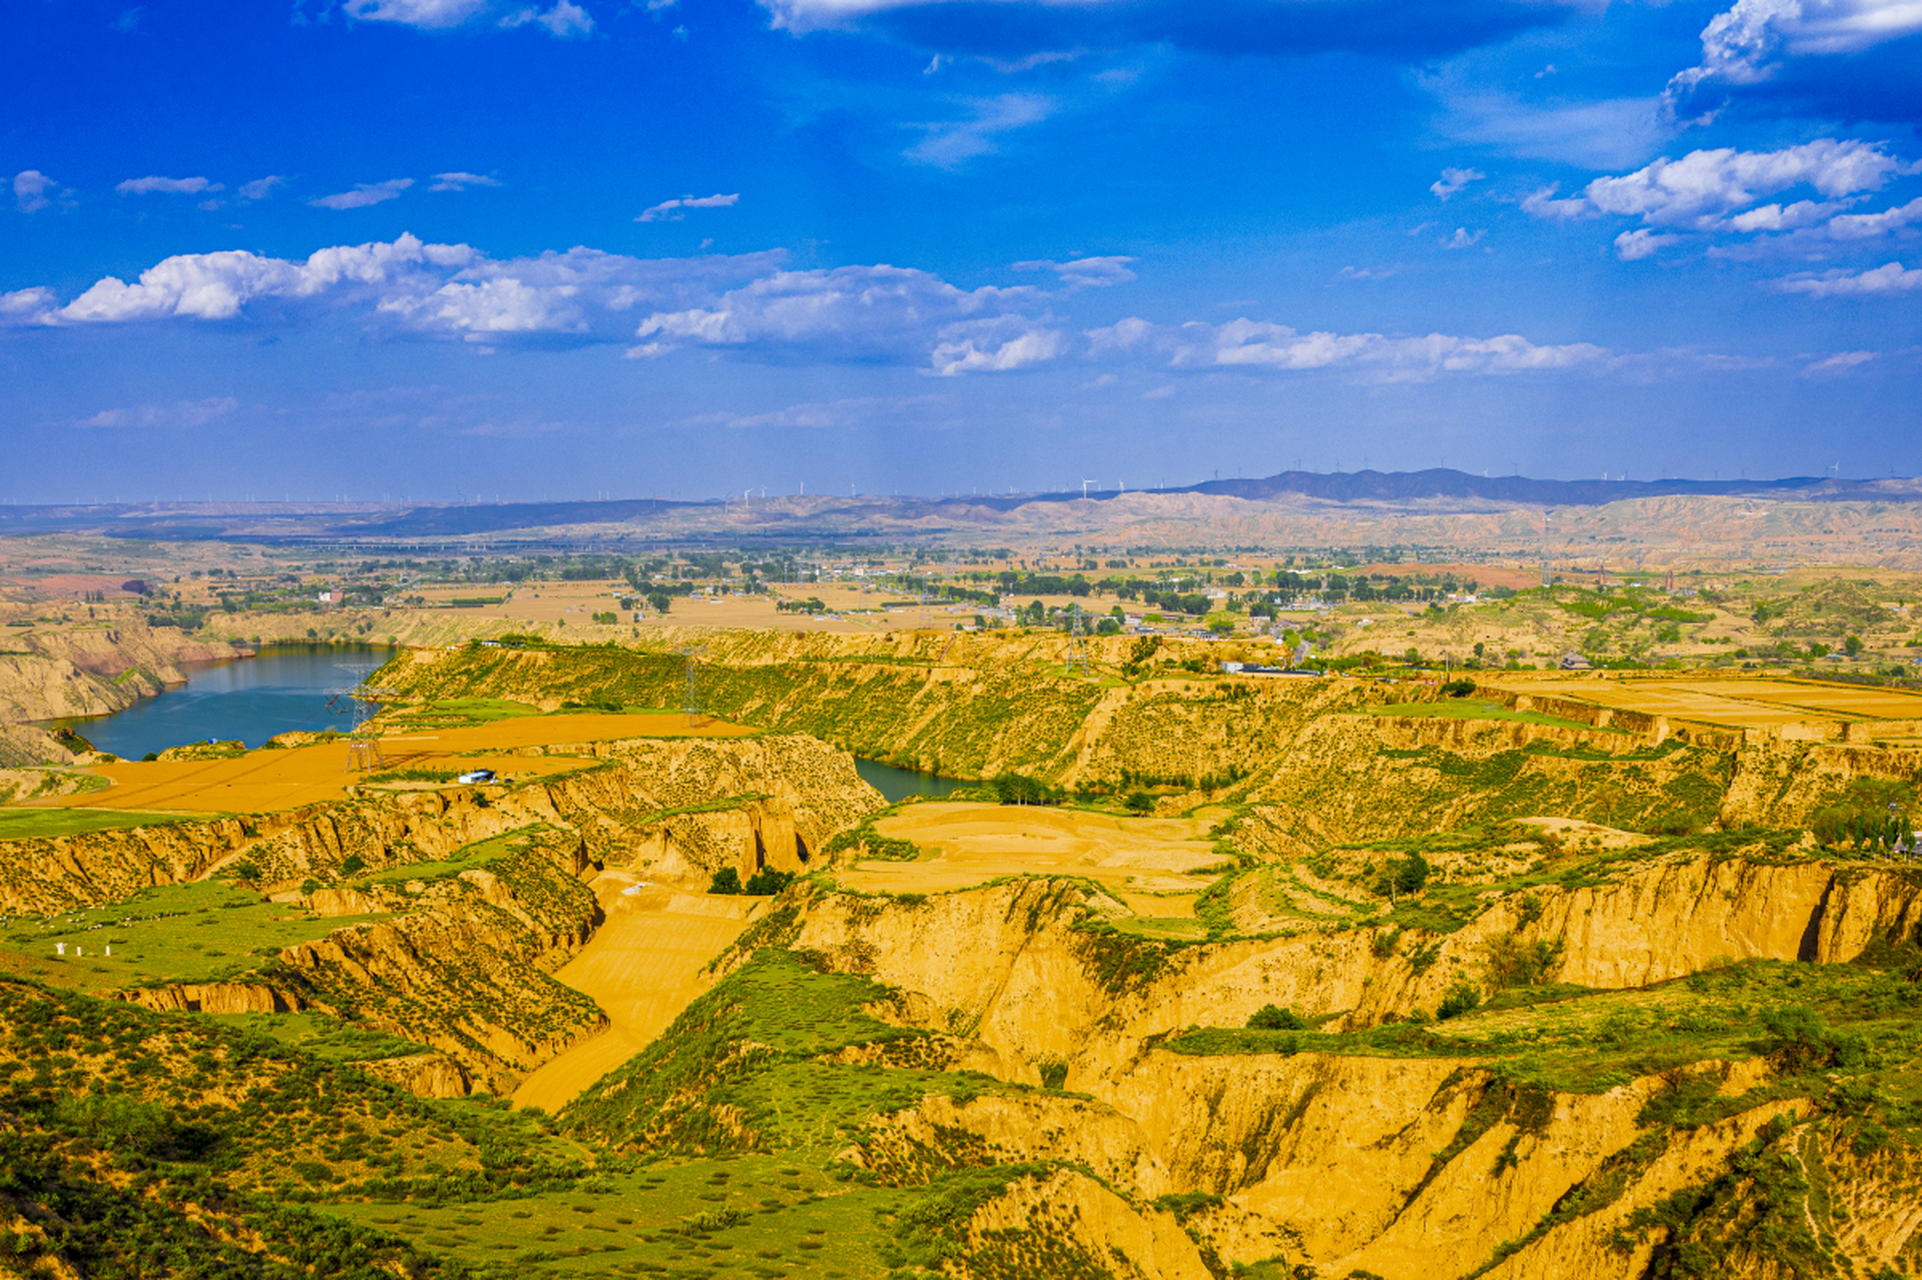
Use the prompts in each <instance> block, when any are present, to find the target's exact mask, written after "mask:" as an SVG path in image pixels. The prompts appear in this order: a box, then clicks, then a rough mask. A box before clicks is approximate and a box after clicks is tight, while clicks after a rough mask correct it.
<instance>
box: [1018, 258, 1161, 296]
mask: <svg viewBox="0 0 1922 1280" xmlns="http://www.w3.org/2000/svg"><path fill="white" fill-rule="evenodd" d="M1133 261H1134V259H1133V258H1127V257H1122V256H1120V255H1111V256H1109V257H1105V258H1076V259H1075V260H1074V261H1073V262H1052V261H1049V260H1047V259H1039V260H1036V261H1033V262H1017V263H1015V264H1014V269H1015V270H1016V271H1052V272H1054V273H1055V275H1057V276H1059V277H1060V278H1061V283H1062V284H1065V285H1067V286H1068V287H1069V288H1070V289H1099V288H1105V287H1106V286H1108V285H1116V284H1127V283H1128V282H1129V281H1130V280H1133V279H1134V278H1135V273H1134V272H1133V270H1131V269H1130V268H1129V265H1128V264H1129V263H1131V262H1133Z"/></svg>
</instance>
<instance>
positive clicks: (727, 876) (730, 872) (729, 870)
mask: <svg viewBox="0 0 1922 1280" xmlns="http://www.w3.org/2000/svg"><path fill="white" fill-rule="evenodd" d="M707 891H708V892H709V893H739V892H741V873H740V872H738V871H736V870H735V869H734V868H733V867H722V868H721V869H720V870H719V871H716V872H715V873H714V879H713V881H712V882H711V883H710V884H709V885H708V886H707Z"/></svg>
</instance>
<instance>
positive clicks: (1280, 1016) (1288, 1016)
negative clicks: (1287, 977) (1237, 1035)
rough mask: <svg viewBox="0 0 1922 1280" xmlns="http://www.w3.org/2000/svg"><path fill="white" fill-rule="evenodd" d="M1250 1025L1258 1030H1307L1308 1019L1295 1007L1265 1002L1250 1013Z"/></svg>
mask: <svg viewBox="0 0 1922 1280" xmlns="http://www.w3.org/2000/svg"><path fill="white" fill-rule="evenodd" d="M1248 1025H1249V1027H1250V1028H1252V1029H1253V1030H1256V1031H1306V1030H1307V1029H1308V1021H1307V1019H1305V1018H1303V1017H1302V1016H1301V1015H1300V1014H1298V1013H1296V1012H1295V1011H1294V1010H1293V1009H1282V1008H1277V1007H1276V1006H1274V1005H1272V1004H1264V1005H1263V1006H1261V1008H1259V1009H1257V1010H1255V1011H1254V1012H1253V1013H1251V1014H1249V1015H1248Z"/></svg>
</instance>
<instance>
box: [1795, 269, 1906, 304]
mask: <svg viewBox="0 0 1922 1280" xmlns="http://www.w3.org/2000/svg"><path fill="white" fill-rule="evenodd" d="M1769 283H1770V287H1772V288H1774V289H1776V290H1778V291H1779V292H1782V293H1806V294H1808V295H1809V296H1810V297H1812V298H1863V297H1871V298H1872V297H1882V298H1889V297H1897V296H1901V295H1904V294H1911V293H1922V268H1917V269H1915V270H1912V271H1911V270H1908V269H1906V268H1904V267H1903V265H1902V264H1901V263H1899V262H1887V263H1884V264H1882V265H1881V266H1879V267H1876V268H1874V269H1872V270H1869V271H1858V272H1849V271H1824V272H1821V273H1819V274H1818V273H1816V272H1813V271H1803V272H1798V273H1796V274H1795V275H1792V276H1784V277H1783V278H1781V279H1780V280H1773V281H1770V282H1769Z"/></svg>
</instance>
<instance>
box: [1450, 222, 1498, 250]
mask: <svg viewBox="0 0 1922 1280" xmlns="http://www.w3.org/2000/svg"><path fill="white" fill-rule="evenodd" d="M1487 234H1488V232H1486V231H1474V232H1471V231H1469V229H1468V228H1467V227H1456V228H1455V234H1454V235H1452V236H1450V237H1449V238H1448V239H1446V240H1444V241H1442V242H1441V247H1442V248H1444V249H1468V248H1472V247H1473V246H1474V245H1476V244H1478V243H1480V241H1481V238H1482V237H1483V236H1485V235H1487Z"/></svg>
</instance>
